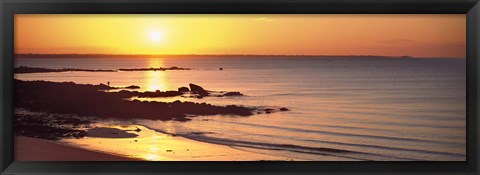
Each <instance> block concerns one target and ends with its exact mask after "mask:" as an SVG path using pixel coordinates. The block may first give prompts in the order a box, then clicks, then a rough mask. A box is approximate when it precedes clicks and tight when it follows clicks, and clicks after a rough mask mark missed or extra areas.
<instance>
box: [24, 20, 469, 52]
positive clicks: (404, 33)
mask: <svg viewBox="0 0 480 175" xmlns="http://www.w3.org/2000/svg"><path fill="white" fill-rule="evenodd" d="M465 27H466V21H465V15H55V14H49V15H38V14H35V15H27V14H22V15H15V52H16V53H49V54H52V53H58V54H61V53H81V54H88V53H103V54H261V55H271V54H275V55H278V54H282V55H283V54H286V55H384V56H403V55H409V56H415V57H456V58H464V57H465V52H466V47H465V45H466V43H465V39H466V28H465Z"/></svg>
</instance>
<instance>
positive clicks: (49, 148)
mask: <svg viewBox="0 0 480 175" xmlns="http://www.w3.org/2000/svg"><path fill="white" fill-rule="evenodd" d="M15 160H16V161H139V160H141V159H134V158H128V157H122V156H119V155H113V154H107V153H101V152H96V151H89V150H85V149H80V148H75V147H71V146H68V145H65V144H61V143H58V142H55V141H49V140H45V139H37V138H31V137H22V136H19V137H15Z"/></svg>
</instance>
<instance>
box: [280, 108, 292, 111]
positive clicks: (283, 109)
mask: <svg viewBox="0 0 480 175" xmlns="http://www.w3.org/2000/svg"><path fill="white" fill-rule="evenodd" d="M280 111H290V110H289V109H287V108H280Z"/></svg>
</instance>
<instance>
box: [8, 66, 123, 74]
mask: <svg viewBox="0 0 480 175" xmlns="http://www.w3.org/2000/svg"><path fill="white" fill-rule="evenodd" d="M77 71H80V72H115V71H114V70H101V69H70V68H65V69H47V68H39V67H27V66H20V67H16V68H14V69H13V72H14V73H16V74H25V73H48V72H77Z"/></svg>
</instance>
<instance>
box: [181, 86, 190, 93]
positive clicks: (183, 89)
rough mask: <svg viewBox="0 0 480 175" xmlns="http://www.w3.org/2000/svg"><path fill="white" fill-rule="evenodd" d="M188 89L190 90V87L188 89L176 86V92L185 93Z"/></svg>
mask: <svg viewBox="0 0 480 175" xmlns="http://www.w3.org/2000/svg"><path fill="white" fill-rule="evenodd" d="M188 91H190V89H188V87H179V88H178V92H181V93H187V92H188Z"/></svg>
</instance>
